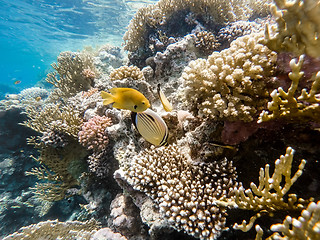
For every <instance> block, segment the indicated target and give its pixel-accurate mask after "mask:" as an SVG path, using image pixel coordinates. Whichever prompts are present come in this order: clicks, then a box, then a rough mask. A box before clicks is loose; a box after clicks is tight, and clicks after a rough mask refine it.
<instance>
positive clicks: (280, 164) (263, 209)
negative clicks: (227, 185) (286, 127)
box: [216, 147, 308, 232]
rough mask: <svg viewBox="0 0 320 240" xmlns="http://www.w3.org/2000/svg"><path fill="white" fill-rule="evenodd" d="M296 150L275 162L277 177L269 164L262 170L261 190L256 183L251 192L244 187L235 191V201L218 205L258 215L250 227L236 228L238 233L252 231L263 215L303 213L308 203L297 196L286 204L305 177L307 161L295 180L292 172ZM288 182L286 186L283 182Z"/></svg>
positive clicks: (260, 174)
mask: <svg viewBox="0 0 320 240" xmlns="http://www.w3.org/2000/svg"><path fill="white" fill-rule="evenodd" d="M293 154H294V150H293V149H292V148H290V147H288V148H287V151H286V154H285V155H284V156H283V155H281V156H280V159H278V160H276V161H275V169H274V173H273V174H272V176H271V177H270V171H269V169H270V166H269V165H268V164H267V165H266V166H265V168H264V169H263V168H260V173H259V186H258V187H257V186H256V185H255V184H254V183H251V184H250V188H251V189H247V190H245V189H244V188H243V187H240V188H235V191H234V193H235V195H234V196H232V197H231V198H229V199H228V198H226V197H222V198H221V199H220V200H218V201H216V203H217V204H218V205H221V206H229V207H235V208H240V209H244V210H253V211H255V212H257V214H256V215H255V216H253V217H251V219H250V222H249V223H248V224H247V222H246V221H245V220H243V222H242V224H241V225H238V224H237V223H236V224H235V225H234V228H235V229H240V230H242V231H245V232H246V231H249V230H250V229H251V228H252V226H253V224H254V221H255V220H256V219H257V218H258V217H260V216H261V215H262V214H272V213H273V212H275V211H279V210H290V209H301V208H303V207H304V205H305V204H306V202H308V201H305V200H303V199H297V196H296V195H295V194H289V195H288V202H285V201H284V196H285V195H286V194H287V193H288V191H289V190H290V188H291V186H292V185H293V184H294V183H295V182H296V181H297V179H298V178H299V177H300V176H301V174H302V171H303V169H304V166H305V164H306V161H305V160H301V163H300V165H299V169H298V171H297V172H296V173H295V174H294V175H293V177H291V168H292V161H293ZM283 179H284V181H285V182H284V183H283V182H282V181H283Z"/></svg>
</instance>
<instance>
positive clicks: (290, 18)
mask: <svg viewBox="0 0 320 240" xmlns="http://www.w3.org/2000/svg"><path fill="white" fill-rule="evenodd" d="M274 3H275V4H273V5H272V7H271V12H272V13H273V15H274V16H275V17H276V21H277V27H275V26H273V28H272V31H273V32H275V35H274V36H270V30H269V27H268V26H267V27H266V32H265V40H264V41H263V42H264V44H266V45H267V46H268V47H269V48H270V49H272V50H274V51H277V52H293V53H295V54H296V55H297V56H299V55H301V54H307V55H309V56H312V57H319V56H320V39H319V37H318V36H319V34H320V18H319V15H320V2H319V1H317V0H295V1H290V0H274Z"/></svg>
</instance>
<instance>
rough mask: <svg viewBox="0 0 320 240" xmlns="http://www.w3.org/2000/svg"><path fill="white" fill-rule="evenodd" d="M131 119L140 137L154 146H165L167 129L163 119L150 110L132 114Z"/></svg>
mask: <svg viewBox="0 0 320 240" xmlns="http://www.w3.org/2000/svg"><path fill="white" fill-rule="evenodd" d="M131 119H132V122H133V124H134V126H135V127H136V129H137V130H138V132H139V133H140V134H141V136H142V137H143V138H144V139H145V140H147V141H148V142H150V143H152V144H153V145H156V146H164V145H167V139H168V127H167V124H166V123H165V122H164V121H163V119H162V118H161V117H160V116H159V115H158V114H157V113H156V112H154V111H152V110H151V109H149V108H148V109H147V110H145V111H144V112H132V113H131Z"/></svg>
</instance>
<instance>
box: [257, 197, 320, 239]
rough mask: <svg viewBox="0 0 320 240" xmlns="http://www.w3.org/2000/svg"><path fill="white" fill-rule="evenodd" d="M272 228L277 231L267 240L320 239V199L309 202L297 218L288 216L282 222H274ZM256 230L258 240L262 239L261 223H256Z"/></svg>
mask: <svg viewBox="0 0 320 240" xmlns="http://www.w3.org/2000/svg"><path fill="white" fill-rule="evenodd" d="M270 229H271V231H273V232H275V233H274V234H272V235H271V236H270V237H268V238H267V239H266V240H271V239H279V240H280V239H282V240H290V239H292V240H294V239H299V240H313V239H320V201H319V202H317V203H315V202H311V203H309V205H308V207H307V208H306V209H305V210H302V212H301V216H299V217H298V218H297V219H296V218H293V217H290V216H287V217H286V219H285V220H284V221H283V223H282V224H280V223H279V224H274V225H272V226H271V228H270ZM256 231H257V236H256V240H262V235H263V230H262V228H261V227H260V226H259V225H256Z"/></svg>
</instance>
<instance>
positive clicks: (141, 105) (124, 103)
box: [101, 88, 150, 112]
mask: <svg viewBox="0 0 320 240" xmlns="http://www.w3.org/2000/svg"><path fill="white" fill-rule="evenodd" d="M109 91H110V93H111V94H110V93H107V92H105V91H101V97H102V98H103V99H104V101H103V104H104V105H108V104H110V103H113V107H114V108H118V109H127V110H130V111H132V112H143V111H145V110H146V109H147V108H149V107H150V103H149V101H148V99H147V98H146V97H145V96H144V95H143V94H142V93H141V92H139V91H137V90H135V89H133V88H111V89H110V90H109Z"/></svg>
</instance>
